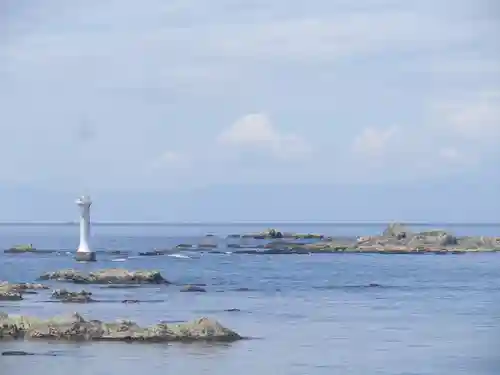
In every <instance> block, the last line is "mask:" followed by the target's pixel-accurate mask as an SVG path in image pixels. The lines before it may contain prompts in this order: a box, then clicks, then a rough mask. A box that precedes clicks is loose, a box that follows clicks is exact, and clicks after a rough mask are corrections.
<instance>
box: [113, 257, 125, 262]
mask: <svg viewBox="0 0 500 375" xmlns="http://www.w3.org/2000/svg"><path fill="white" fill-rule="evenodd" d="M126 260H127V258H117V259H111V261H112V262H125V261H126Z"/></svg>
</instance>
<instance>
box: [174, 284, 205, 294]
mask: <svg viewBox="0 0 500 375" xmlns="http://www.w3.org/2000/svg"><path fill="white" fill-rule="evenodd" d="M180 291H181V292H201V293H205V292H206V291H207V290H206V289H205V288H203V287H201V286H199V285H184V286H183V287H182V288H181V290H180Z"/></svg>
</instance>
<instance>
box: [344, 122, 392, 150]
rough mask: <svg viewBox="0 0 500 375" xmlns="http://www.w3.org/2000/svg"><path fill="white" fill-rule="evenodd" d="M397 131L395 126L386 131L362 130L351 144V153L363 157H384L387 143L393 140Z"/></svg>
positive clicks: (369, 128) (387, 146)
mask: <svg viewBox="0 0 500 375" xmlns="http://www.w3.org/2000/svg"><path fill="white" fill-rule="evenodd" d="M397 131H398V129H397V128H396V127H395V126H392V127H389V128H387V129H377V128H372V127H368V128H365V129H363V131H362V132H361V134H359V135H358V136H357V137H356V138H355V139H354V141H353V143H352V151H353V152H354V153H355V154H358V155H361V156H365V157H381V156H384V155H385V154H386V152H387V150H388V148H389V143H390V142H391V141H392V140H393V139H394V137H395V135H396V133H397Z"/></svg>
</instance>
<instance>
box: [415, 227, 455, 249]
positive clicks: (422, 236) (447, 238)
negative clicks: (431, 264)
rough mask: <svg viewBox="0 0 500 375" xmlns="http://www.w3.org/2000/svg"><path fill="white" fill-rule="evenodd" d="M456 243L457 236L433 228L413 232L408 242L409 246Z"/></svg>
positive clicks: (419, 246)
mask: <svg viewBox="0 0 500 375" xmlns="http://www.w3.org/2000/svg"><path fill="white" fill-rule="evenodd" d="M456 244H457V238H456V237H455V236H453V235H452V234H449V233H447V232H445V231H442V230H433V231H426V232H420V233H417V234H415V235H414V236H413V237H412V239H411V240H410V241H409V242H408V246H409V247H410V248H413V249H416V248H424V247H442V246H453V245H456Z"/></svg>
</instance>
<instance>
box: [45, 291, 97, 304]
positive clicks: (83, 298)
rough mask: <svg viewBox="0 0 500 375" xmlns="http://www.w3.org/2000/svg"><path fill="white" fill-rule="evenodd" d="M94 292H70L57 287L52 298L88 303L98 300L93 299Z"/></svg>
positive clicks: (61, 300)
mask: <svg viewBox="0 0 500 375" xmlns="http://www.w3.org/2000/svg"><path fill="white" fill-rule="evenodd" d="M91 296H92V293H91V292H87V291H86V290H82V291H80V292H70V291H68V290H66V289H57V290H54V291H53V292H52V295H51V298H52V299H55V300H58V301H60V302H73V303H88V302H96V301H95V300H94V299H92V297H91Z"/></svg>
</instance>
